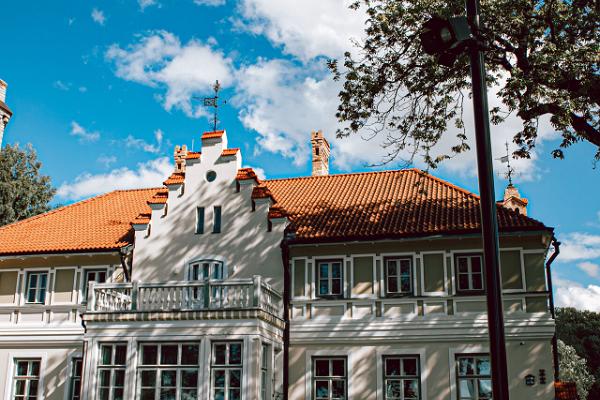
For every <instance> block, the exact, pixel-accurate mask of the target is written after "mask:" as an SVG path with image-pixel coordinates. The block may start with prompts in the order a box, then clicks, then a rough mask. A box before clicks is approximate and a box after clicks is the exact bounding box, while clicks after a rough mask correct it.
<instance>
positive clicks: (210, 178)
mask: <svg viewBox="0 0 600 400" xmlns="http://www.w3.org/2000/svg"><path fill="white" fill-rule="evenodd" d="M215 179H217V173H216V172H215V171H208V172H207V173H206V180H207V181H209V182H212V181H214V180H215Z"/></svg>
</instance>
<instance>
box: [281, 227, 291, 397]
mask: <svg viewBox="0 0 600 400" xmlns="http://www.w3.org/2000/svg"><path fill="white" fill-rule="evenodd" d="M292 235H293V234H292ZM292 235H290V234H289V233H287V232H285V233H284V236H283V240H282V241H281V244H280V247H281V258H282V261H283V322H284V324H285V325H284V328H283V400H288V395H289V386H290V376H289V374H290V371H289V369H290V289H291V287H290V286H291V279H290V248H289V242H288V241H289V239H291V237H292Z"/></svg>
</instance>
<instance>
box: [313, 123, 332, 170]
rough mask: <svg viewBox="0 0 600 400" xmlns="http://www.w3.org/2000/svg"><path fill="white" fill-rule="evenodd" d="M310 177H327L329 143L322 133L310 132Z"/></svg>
mask: <svg viewBox="0 0 600 400" xmlns="http://www.w3.org/2000/svg"><path fill="white" fill-rule="evenodd" d="M310 143H311V145H312V176H321V175H329V153H330V148H329V143H328V142H327V139H325V137H324V136H323V131H317V132H315V131H312V132H311V134H310Z"/></svg>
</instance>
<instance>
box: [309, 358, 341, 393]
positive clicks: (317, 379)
mask: <svg viewBox="0 0 600 400" xmlns="http://www.w3.org/2000/svg"><path fill="white" fill-rule="evenodd" d="M312 372H313V374H312V375H313V377H312V385H313V400H334V399H335V400H341V399H347V394H346V391H347V386H348V375H347V368H346V358H345V357H315V358H313V371H312Z"/></svg>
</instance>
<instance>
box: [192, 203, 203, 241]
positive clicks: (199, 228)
mask: <svg viewBox="0 0 600 400" xmlns="http://www.w3.org/2000/svg"><path fill="white" fill-rule="evenodd" d="M205 214H206V210H205V209H204V207H200V206H197V207H196V225H195V226H194V233H195V234H196V235H202V234H203V233H204V225H205V219H206V215H205Z"/></svg>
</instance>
